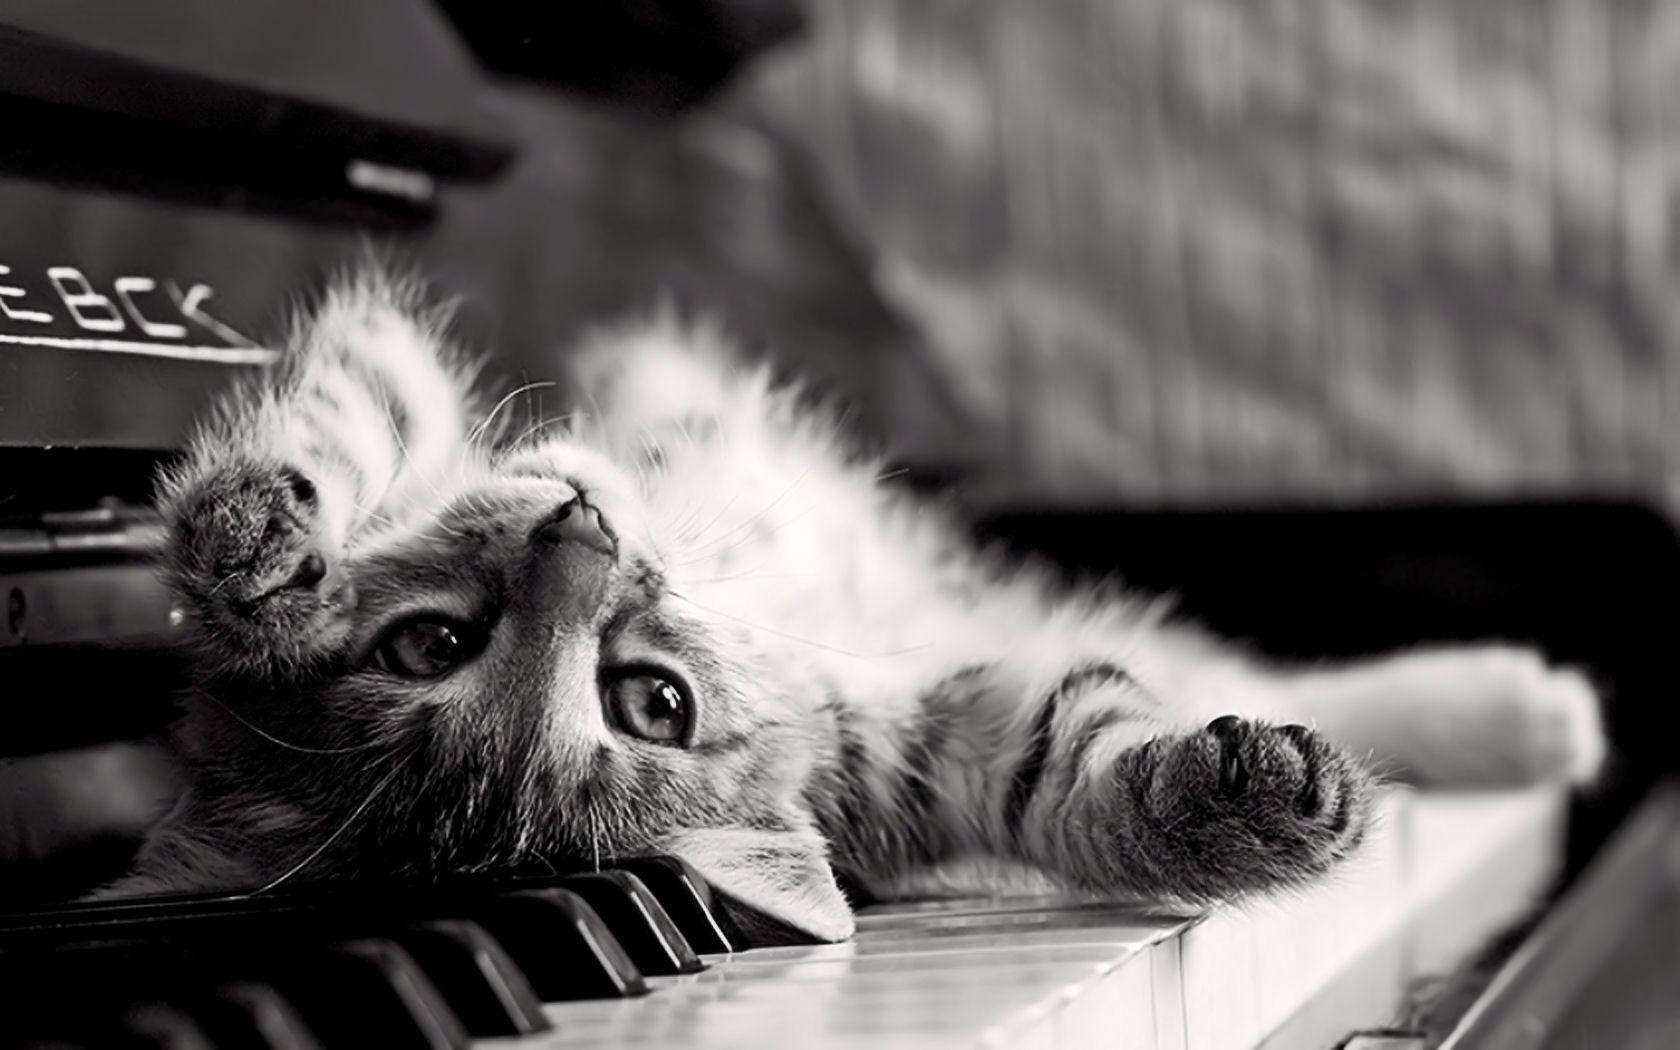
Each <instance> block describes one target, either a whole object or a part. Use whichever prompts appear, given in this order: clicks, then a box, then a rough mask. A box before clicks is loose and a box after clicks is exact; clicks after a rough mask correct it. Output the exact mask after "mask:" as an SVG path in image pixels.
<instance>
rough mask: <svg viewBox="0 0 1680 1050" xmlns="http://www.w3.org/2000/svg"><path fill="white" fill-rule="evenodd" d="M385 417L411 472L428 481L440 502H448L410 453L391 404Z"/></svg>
mask: <svg viewBox="0 0 1680 1050" xmlns="http://www.w3.org/2000/svg"><path fill="white" fill-rule="evenodd" d="M385 419H386V421H387V422H388V423H390V424H391V440H392V441H394V442H396V445H397V451H398V452H400V453H402V458H403V462H404V463H406V464H408V471H409V473H410V474H412V475H414V476H415V477H417V478H419V479H420V480H421V481H423V482H425V483H426V487H427V488H429V489H431V490H432V495H434V496H436V497H437V499H438V503H440V504H445V503H448V502H449V501H448V500H447V499H445V498H444V495H443V492H442V490H440V489H439V488H438V487H437V484H436V483H435V482H433V481H432V479H431V478H429V477H427V476H426V474H425V472H424V471H422V470H421V469H420V467H419V464H417V463H415V462H414V457H413V456H411V455H409V452H408V442H406V441H404V440H403V436H402V429H401V428H400V427H398V426H397V417H396V416H394V415H392V414H391V406H390V405H386V406H385Z"/></svg>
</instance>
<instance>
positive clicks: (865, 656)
mask: <svg viewBox="0 0 1680 1050" xmlns="http://www.w3.org/2000/svg"><path fill="white" fill-rule="evenodd" d="M665 593H666V594H669V595H670V596H671V597H673V598H677V599H679V600H681V601H685V602H687V603H688V604H690V605H692V606H694V607H695V608H696V609H699V610H700V611H701V612H708V613H711V614H712V615H714V616H721V617H723V618H724V619H726V620H733V621H735V622H736V623H738V624H740V625H741V626H743V627H750V628H752V629H753V630H755V631H763V632H764V633H765V634H772V635H775V636H776V637H778V638H786V639H787V640H788V641H791V642H799V643H801V644H803V645H809V646H811V647H812V648H815V649H822V650H825V651H827V652H831V653H838V654H839V655H841V656H850V657H852V658H853V659H857V660H880V659H885V658H887V657H892V656H904V655H906V654H909V653H914V652H918V651H920V650H922V649H926V648H927V645H925V644H923V645H912V646H906V647H905V648H903V649H890V650H883V651H882V652H878V653H860V652H856V651H854V650H851V649H843V648H841V647H840V646H837V645H829V644H828V643H827V642H819V641H816V640H815V639H811V638H801V637H800V636H799V635H797V634H789V633H788V632H787V631H782V630H778V629H776V628H774V627H766V626H765V625H764V624H761V623H754V622H753V621H751V620H745V619H742V618H741V617H739V616H736V615H735V614H734V613H728V612H724V611H723V610H722V609H714V608H712V607H711V606H709V605H704V604H702V603H700V602H697V601H695V600H694V599H693V598H690V597H689V596H688V595H686V594H683V593H682V592H680V591H675V590H670V589H667V590H666V592H665Z"/></svg>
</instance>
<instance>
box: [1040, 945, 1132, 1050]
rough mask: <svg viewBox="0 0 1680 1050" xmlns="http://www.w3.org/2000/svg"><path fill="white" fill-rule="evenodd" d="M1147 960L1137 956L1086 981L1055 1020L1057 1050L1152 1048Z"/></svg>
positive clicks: (1071, 996)
mask: <svg viewBox="0 0 1680 1050" xmlns="http://www.w3.org/2000/svg"><path fill="white" fill-rule="evenodd" d="M1155 1046H1156V1025H1155V996H1154V988H1153V981H1152V977H1151V974H1150V965H1149V958H1148V956H1147V955H1144V954H1141V953H1140V954H1138V955H1136V956H1133V957H1132V958H1130V959H1127V960H1126V961H1125V962H1123V963H1121V964H1120V965H1118V966H1115V967H1113V968H1111V969H1110V970H1108V972H1106V973H1103V974H1100V975H1098V976H1097V977H1095V978H1093V979H1091V980H1089V981H1087V982H1085V984H1084V985H1083V986H1082V987H1080V988H1079V989H1077V991H1076V993H1075V994H1073V995H1070V996H1069V997H1068V1000H1067V1002H1066V1003H1065V1004H1064V1005H1063V1006H1062V1008H1061V1010H1060V1011H1059V1012H1058V1014H1057V1017H1056V1050H1098V1048H1099V1047H1101V1048H1108V1050H1123V1048H1124V1050H1129V1048H1133V1047H1136V1048H1140V1050H1154V1047H1155Z"/></svg>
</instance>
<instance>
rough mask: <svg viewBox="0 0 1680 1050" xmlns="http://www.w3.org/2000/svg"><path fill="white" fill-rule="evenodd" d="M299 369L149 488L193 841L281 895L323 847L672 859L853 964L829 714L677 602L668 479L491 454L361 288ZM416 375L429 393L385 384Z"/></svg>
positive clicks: (729, 627) (461, 864)
mask: <svg viewBox="0 0 1680 1050" xmlns="http://www.w3.org/2000/svg"><path fill="white" fill-rule="evenodd" d="M370 348H372V349H370ZM290 349H291V353H292V355H293V356H292V359H291V360H292V363H291V364H290V365H288V366H287V368H288V369H289V371H286V372H282V373H281V374H279V375H278V376H277V377H276V379H275V385H274V386H273V387H272V388H269V389H267V390H264V391H259V392H256V393H252V392H246V393H245V394H243V395H241V397H242V401H241V402H240V403H239V404H237V405H235V406H234V407H232V408H231V409H230V410H229V411H227V412H225V413H223V414H222V415H221V416H220V417H219V419H218V421H217V422H215V423H213V424H211V425H210V428H209V430H208V431H207V432H206V434H205V435H204V436H203V437H202V438H201V440H200V441H199V442H198V443H197V444H196V445H195V451H194V452H193V454H192V455H191V456H190V457H189V459H188V462H187V463H186V465H185V466H184V467H182V468H181V469H180V470H179V471H177V472H176V473H175V474H174V475H173V476H172V477H171V478H170V479H168V480H167V481H166V484H165V488H164V499H163V503H164V507H165V510H166V513H167V514H168V515H169V516H170V519H171V522H172V526H173V533H172V546H171V552H170V556H169V567H170V572H169V575H170V578H171V580H172V582H173V584H174V586H175V588H176V589H177V591H178V593H179V594H180V596H181V598H182V599H183V602H182V604H183V606H184V607H185V608H186V609H188V610H189V612H190V613H191V614H192V621H193V623H194V625H195V627H194V629H195V632H196V635H197V637H198V640H199V642H200V645H201V652H202V653H203V663H204V668H205V671H206V678H205V683H204V687H203V688H202V689H201V690H200V691H199V694H198V698H197V699H196V700H195V701H194V702H192V703H191V704H190V705H189V709H190V714H189V719H188V724H187V728H186V732H185V736H186V738H187V742H188V745H189V747H191V748H192V749H193V751H194V752H195V753H196V754H197V756H198V762H199V767H200V770H201V773H202V778H201V782H200V787H199V791H200V793H201V794H203V793H214V792H219V793H221V795H222V797H221V798H219V799H206V800H200V802H199V803H198V806H197V809H196V812H198V813H200V814H204V813H213V814H216V817H217V819H218V820H224V821H232V822H233V823H235V824H241V826H242V827H243V828H244V829H245V830H244V831H242V832H239V833H237V834H234V835H231V836H230V835H229V834H226V833H224V834H223V840H224V841H226V840H228V839H229V838H230V837H232V838H237V837H238V836H239V835H244V836H246V838H247V839H250V838H251V837H252V836H251V830H250V829H253V828H258V827H268V828H272V829H275V830H276V831H277V832H280V833H279V834H276V836H275V838H274V841H275V842H276V843H283V844H284V848H275V849H273V850H270V851H269V852H268V853H267V854H265V855H264V862H263V868H264V870H265V871H268V872H276V873H277V870H284V867H285V865H286V863H287V861H288V859H290V858H291V857H292V855H293V854H296V853H297V852H298V850H299V849H301V848H302V847H304V846H308V845H309V844H310V843H311V842H314V841H321V842H325V841H326V836H331V837H332V842H331V843H330V845H329V847H328V848H326V849H323V850H322V852H321V853H320V854H319V855H318V856H313V857H311V858H310V859H309V862H308V864H307V865H306V867H305V868H304V869H302V870H301V871H300V873H299V877H333V876H343V875H349V874H361V875H367V874H380V873H389V874H394V875H414V874H442V873H446V872H455V871H463V870H476V869H485V868H496V867H500V866H507V865H521V864H530V863H533V862H535V863H541V862H542V861H544V860H554V859H556V858H564V859H566V860H569V861H579V860H581V861H585V862H587V861H589V860H591V859H594V858H600V859H606V858H609V857H611V856H614V855H618V856H623V855H629V854H634V853H639V852H651V851H670V852H675V853H677V854H678V855H681V856H683V857H685V858H686V859H688V860H689V861H690V862H691V863H693V864H695V865H696V867H698V868H699V870H700V871H701V872H702V873H703V874H704V875H706V876H707V877H708V878H709V879H710V880H711V881H712V882H713V883H714V884H715V885H716V886H717V887H718V888H719V889H721V890H723V891H725V892H726V893H728V894H730V895H733V896H735V897H737V898H739V899H741V900H743V901H745V902H746V903H748V904H751V905H754V906H756V907H758V908H760V909H762V910H764V911H766V912H768V913H770V914H771V915H773V916H774V917H776V918H778V919H780V920H782V921H784V922H788V923H790V924H792V925H794V926H796V927H800V928H803V929H806V930H808V931H810V932H812V933H814V934H817V935H819V936H823V937H827V938H837V937H842V936H845V935H846V933H848V932H849V930H850V917H849V911H848V909H847V908H846V905H845V902H844V900H843V898H842V897H841V896H840V894H839V892H838V890H837V889H836V887H835V883H834V879H833V876H832V873H831V872H830V870H829V867H828V864H827V861H826V856H825V847H824V844H823V842H822V840H821V838H820V836H819V834H818V833H817V831H816V828H815V825H814V822H813V820H812V818H811V815H810V813H809V812H808V810H807V809H806V808H805V803H804V801H803V791H804V788H805V786H806V782H807V780H808V779H809V777H810V774H811V765H812V761H813V758H812V756H813V755H814V754H815V751H816V746H815V735H816V732H817V725H818V720H819V719H820V718H821V717H822V715H821V714H820V712H819V711H818V709H817V705H816V704H814V703H813V702H812V698H810V697H806V696H790V695H785V692H784V691H782V690H781V689H779V688H778V686H777V685H776V684H775V683H777V682H779V681H783V680H785V676H782V675H777V674H775V673H774V670H775V669H774V668H772V667H770V666H768V665H767V664H766V662H765V661H766V660H767V659H771V657H769V656H767V655H766V653H765V652H764V650H763V647H762V646H761V645H759V644H756V642H755V638H754V634H753V631H752V630H751V629H750V628H748V627H744V626H743V625H741V624H739V623H736V622H733V621H731V620H729V619H728V618H726V617H720V616H717V615H714V614H711V613H709V612H707V611H706V610H704V609H702V608H700V607H699V606H697V605H695V604H693V602H692V601H691V600H690V599H689V598H688V596H687V595H685V594H684V593H682V591H681V590H680V589H679V587H678V586H677V585H676V584H674V583H673V575H672V567H673V565H674V564H680V563H681V562H682V561H684V560H685V552H684V551H683V550H682V549H681V547H680V542H681V541H680V538H679V537H680V535H681V530H679V529H677V528H675V525H676V523H675V522H673V521H670V520H668V518H667V516H666V515H665V513H664V512H663V510H662V509H661V508H660V507H659V506H658V504H657V501H655V500H650V499H649V498H648V497H649V492H650V486H652V485H655V484H657V480H656V477H655V475H654V474H651V473H649V472H650V471H651V472H657V470H659V469H662V468H661V467H659V466H658V465H657V464H650V463H648V462H641V463H631V464H623V465H621V464H620V463H618V462H615V461H614V458H613V456H612V454H611V452H610V450H609V448H608V443H606V442H604V441H601V440H598V439H595V438H592V437H591V436H589V435H588V434H587V433H585V432H583V431H575V432H567V433H560V434H554V435H551V436H548V437H545V438H543V439H541V440H537V441H530V440H524V441H518V442H516V443H514V444H513V445H512V446H511V447H498V445H497V444H496V442H494V441H491V440H489V439H486V438H483V437H482V436H481V433H478V432H475V422H474V420H475V416H474V414H473V413H472V411H471V410H470V409H469V408H468V407H467V406H466V405H465V403H464V402H463V401H462V400H461V399H462V398H464V397H465V393H464V388H465V384H463V383H460V382H458V381H456V380H455V379H454V378H453V373H450V372H449V370H448V368H447V365H446V362H445V359H444V355H443V354H442V352H441V351H440V350H439V348H438V345H437V339H436V336H435V332H434V331H432V330H431V329H430V328H429V327H427V326H426V325H425V324H424V323H422V322H420V321H418V320H416V319H415V316H414V314H413V311H412V310H411V309H409V308H408V307H407V306H406V304H404V303H402V302H400V301H393V300H392V299H391V298H390V296H389V295H388V294H387V293H386V292H385V291H382V290H380V289H378V288H375V289H373V290H371V291H370V290H368V289H363V290H362V291H360V292H356V293H355V294H352V293H350V292H341V293H338V294H337V295H336V296H335V297H332V298H329V299H328V301H327V305H326V306H325V307H323V308H322V310H321V311H320V312H319V313H318V314H317V316H316V318H315V320H314V321H313V322H311V323H310V324H308V325H305V326H304V327H303V328H301V329H300V334H299V335H298V336H296V337H295V338H294V340H293V342H292V346H291V348H290ZM413 370H431V371H433V372H436V373H437V375H438V376H439V377H442V378H440V379H439V381H437V382H421V383H416V382H415V381H414V376H412V375H408V376H406V377H403V378H393V376H392V373H404V372H409V371H413ZM405 387H406V388H409V389H414V390H422V391H426V392H427V393H426V394H425V395H424V396H426V397H432V398H439V397H447V398H448V400H449V403H447V404H444V403H426V402H424V401H419V402H417V401H415V400H413V399H412V398H410V399H408V400H404V399H403V396H402V393H401V391H402V390H403V389H404V388H405ZM364 416H365V417H366V418H361V417H364ZM439 429H441V430H443V431H444V433H442V434H440V433H438V430H439ZM381 442H390V443H391V446H392V447H384V446H383V445H382V444H381ZM358 443H361V444H364V445H368V446H369V447H359V445H358ZM422 448H423V449H425V450H426V452H425V457H426V458H425V459H424V460H423V461H420V460H416V458H415V455H416V450H417V449H422ZM300 478H301V479H302V482H301V484H300ZM230 535H231V536H236V537H239V542H238V543H232V542H231V541H229V540H228V539H227V537H228V536H230ZM241 806H243V807H246V811H245V812H241V811H240V807H241ZM253 848H254V849H255V850H257V852H259V853H260V852H262V851H263V850H264V849H265V848H266V847H264V846H263V845H262V844H260V843H256V844H254V845H253ZM311 848H312V847H311ZM299 859H301V858H299Z"/></svg>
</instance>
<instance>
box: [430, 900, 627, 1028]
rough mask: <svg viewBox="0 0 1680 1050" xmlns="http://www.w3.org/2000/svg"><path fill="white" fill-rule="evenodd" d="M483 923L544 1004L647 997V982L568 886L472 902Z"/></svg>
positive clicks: (470, 909)
mask: <svg viewBox="0 0 1680 1050" xmlns="http://www.w3.org/2000/svg"><path fill="white" fill-rule="evenodd" d="M463 914H464V915H465V916H466V917H467V918H470V919H472V920H474V921H476V922H478V923H479V924H480V925H482V926H483V927H484V928H485V929H486V930H487V931H489V933H490V936H492V937H494V938H495V939H496V940H497V942H499V943H500V944H501V946H502V947H503V948H505V949H507V953H508V955H509V956H511V957H512V958H513V961H514V963H515V964H516V965H518V967H519V968H520V970H522V971H523V972H524V974H525V976H526V977H528V978H529V979H530V981H531V987H532V988H533V989H535V990H536V993H537V995H538V997H540V998H541V999H542V1000H543V1001H544V1002H554V1001H556V1000H560V999H610V998H619V997H623V996H631V995H646V994H647V990H648V989H647V982H646V981H644V980H643V979H642V974H641V971H640V970H638V969H637V968H636V964H635V963H633V962H631V960H630V957H629V956H628V955H626V954H625V952H624V948H623V947H622V946H620V945H619V943H618V940H617V939H616V938H615V937H614V936H613V935H612V932H611V931H610V930H608V929H607V926H606V924H605V923H603V922H602V921H601V919H600V916H598V915H596V914H595V912H594V911H593V910H592V909H591V908H590V907H589V905H588V904H585V903H584V901H583V898H581V897H579V896H578V895H577V894H575V893H572V892H571V891H569V890H561V889H532V890H519V891H517V892H514V893H503V894H497V895H495V896H491V897H486V898H484V899H483V900H479V901H473V902H469V903H467V904H466V905H465V906H464V909H463Z"/></svg>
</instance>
